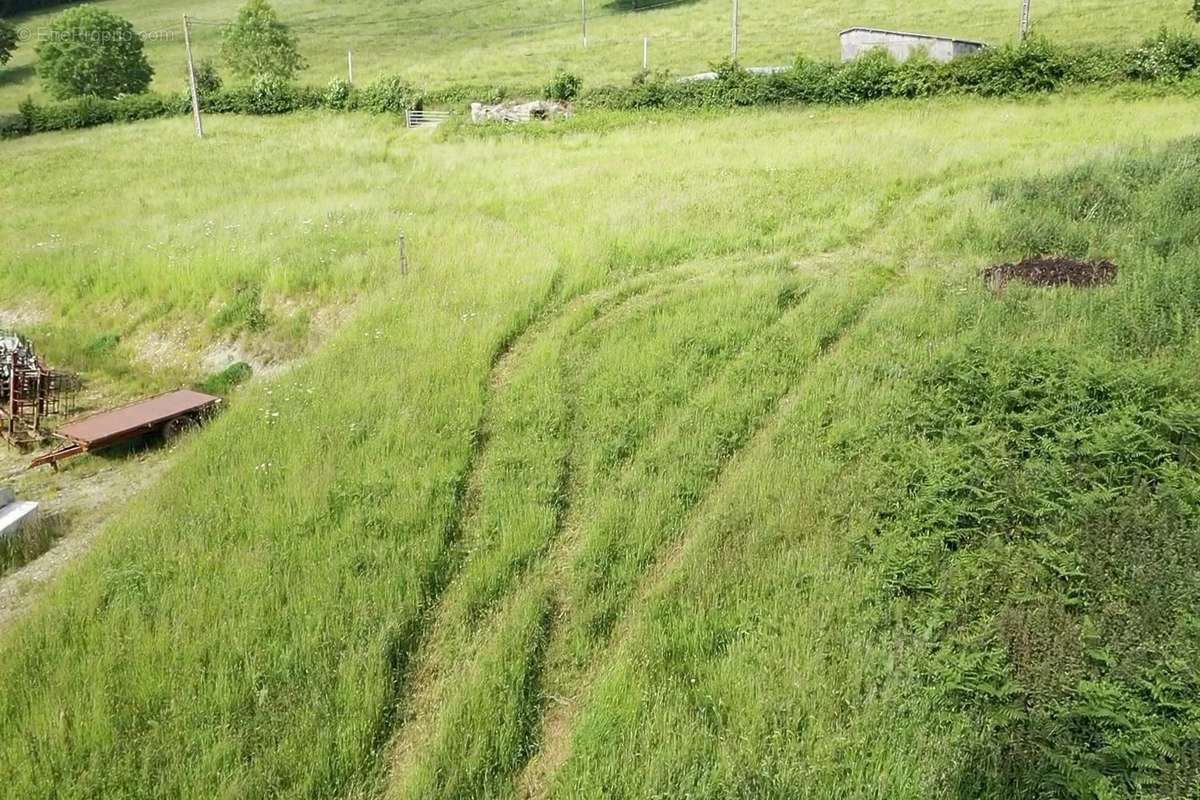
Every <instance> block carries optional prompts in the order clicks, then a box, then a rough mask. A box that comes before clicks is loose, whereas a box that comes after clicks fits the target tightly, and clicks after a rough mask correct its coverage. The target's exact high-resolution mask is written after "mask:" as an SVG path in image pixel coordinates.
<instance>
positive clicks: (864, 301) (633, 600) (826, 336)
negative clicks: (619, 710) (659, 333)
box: [518, 285, 887, 798]
mask: <svg viewBox="0 0 1200 800" xmlns="http://www.w3.org/2000/svg"><path fill="white" fill-rule="evenodd" d="M886 288H887V286H886V285H884V286H880V287H877V288H875V289H874V290H873V291H868V292H867V293H866V295H865V296H864V297H863V298H861V300H860V302H858V303H856V304H855V305H854V307H853V309H852V311H851V313H850V314H848V315H847V316H845V317H844V318H842V319H840V320H839V321H838V322H837V324H836V325H834V326H833V328H832V329H830V330H829V331H826V332H824V333H823V334H822V335H820V336H819V337H818V338H817V341H816V347H815V349H814V353H813V357H812V358H811V359H810V360H808V362H807V363H806V364H804V365H803V367H802V368H800V369H799V370H798V371H797V374H796V375H795V376H794V380H792V381H790V382H789V383H788V384H787V386H786V388H785V390H784V391H783V392H781V393H780V394H778V395H777V396H776V397H774V398H773V399H772V401H771V402H770V403H769V404H768V407H767V408H766V409H765V410H764V411H763V413H761V414H760V415H759V416H758V417H757V418H756V419H755V420H754V421H753V422H752V424H751V428H750V432H749V434H748V435H746V436H744V437H743V438H742V439H741V440H740V442H739V443H738V444H737V446H736V447H735V448H734V450H733V451H732V452H731V453H729V454H727V455H726V457H725V458H724V459H722V460H721V463H720V465H719V468H718V469H717V471H716V473H715V475H714V476H713V477H712V479H711V480H710V481H709V483H708V485H707V486H706V487H705V489H704V491H703V493H702V494H701V495H699V496H698V498H697V499H696V501H695V502H694V504H692V505H691V506H690V507H689V508H688V509H687V510H686V512H685V520H684V521H683V524H682V525H681V526H680V532H681V533H680V536H678V537H676V538H674V539H672V540H670V541H668V542H665V543H662V544H660V545H659V547H657V548H656V549H655V551H654V554H653V555H652V556H651V558H650V559H649V560H648V562H647V564H648V566H649V569H644V570H643V571H642V572H641V573H640V574H641V578H640V579H639V580H638V581H637V583H636V586H635V587H634V589H633V591H632V592H631V594H630V597H629V599H628V600H627V601H625V602H623V603H622V604H621V605H622V607H623V608H632V609H634V611H632V612H631V613H625V614H624V615H622V616H621V617H619V618H618V619H617V620H616V622H615V623H614V624H613V625H612V626H611V627H610V628H609V629H608V630H607V631H606V632H605V633H604V635H603V637H602V639H601V640H600V641H599V642H597V643H596V645H595V647H594V648H593V652H594V651H595V650H598V649H599V648H600V647H605V649H606V650H608V651H613V650H615V649H619V648H622V647H624V646H625V644H626V642H627V640H628V638H629V634H630V631H631V630H632V629H633V626H634V622H635V621H636V620H637V619H640V614H639V613H638V612H637V610H636V609H637V608H638V607H639V606H641V605H643V604H645V602H647V601H648V600H649V599H651V598H652V597H653V596H654V595H655V594H656V593H658V592H659V591H661V590H662V588H663V587H664V586H665V584H666V582H667V581H668V579H669V577H670V575H671V574H673V573H674V571H675V570H676V569H678V568H679V566H680V565H682V564H683V563H684V562H685V561H686V558H687V554H688V552H689V549H690V547H691V546H693V544H692V543H693V540H694V538H695V537H694V536H691V535H688V533H687V531H688V530H689V529H690V528H692V527H693V525H694V524H695V521H696V520H698V519H700V518H701V517H702V516H703V514H704V512H705V510H706V509H707V508H709V507H710V506H711V503H712V502H714V498H716V497H718V496H719V494H720V490H721V487H722V486H723V485H725V483H726V481H727V476H729V475H731V474H733V473H734V471H736V468H737V466H738V465H739V464H741V463H743V462H744V461H745V459H746V458H747V457H749V454H751V453H753V452H755V451H756V450H757V449H758V448H760V447H761V446H762V445H763V443H764V442H766V441H768V440H769V438H770V437H771V436H772V435H774V432H775V431H776V430H777V429H778V427H779V425H780V424H782V421H783V420H785V419H786V418H787V417H788V413H789V410H790V409H791V408H792V407H793V406H794V405H795V403H796V402H797V401H798V399H799V398H800V396H801V394H800V393H801V387H802V386H803V375H804V373H806V372H808V371H809V370H811V369H812V368H813V367H814V366H815V365H816V364H818V363H820V362H821V361H822V360H823V359H825V358H826V357H827V356H828V355H829V353H831V352H832V351H833V350H834V349H835V348H836V347H837V345H838V344H839V343H840V342H842V341H844V339H845V337H846V336H847V335H848V334H849V332H850V331H851V330H853V328H854V327H856V326H857V324H858V323H859V321H860V320H861V319H862V318H863V316H864V315H865V314H866V313H867V311H868V310H869V308H870V307H871V305H873V303H874V302H875V301H877V300H878V299H879V297H880V296H881V294H882V293H883V292H884V290H885V289H886ZM779 324H786V318H785V319H781V320H780V323H779ZM734 370H735V367H734V365H731V367H730V369H729V372H731V373H732V372H733V371H734ZM684 413H686V412H684ZM683 427H685V425H683V424H680V425H679V426H677V427H676V429H675V430H669V431H666V432H664V433H663V436H664V437H665V438H666V439H667V440H668V441H670V440H671V439H672V438H673V437H674V436H677V435H679V432H680V429H681V428H683ZM630 472H631V473H632V472H634V467H633V466H632V465H631V468H630ZM580 544H581V545H582V542H581V543H580ZM578 555H579V554H578V553H577V554H575V557H568V558H569V560H570V561H571V562H574V561H575V560H576V559H577V557H578ZM563 572H564V573H566V572H567V568H566V567H565V566H564V569H563ZM564 577H565V575H564V576H560V579H559V581H558V582H556V585H558V586H559V587H560V589H562V588H563V578H564ZM559 602H560V604H561V605H560V607H561V608H564V609H566V608H569V604H570V601H569V599H566V598H560V600H559ZM559 627H560V628H565V626H564V625H560V626H559ZM554 644H555V642H554V641H552V642H551V646H553V645H554ZM559 645H560V646H561V643H559ZM606 663H608V662H607V660H605V661H603V662H601V661H597V660H593V661H592V662H591V663H590V664H589V665H588V666H587V667H586V668H585V669H584V671H583V672H582V673H581V674H580V673H576V674H575V675H570V676H569V677H568V685H567V686H564V687H562V688H560V689H559V690H558V692H557V693H556V694H554V695H553V696H550V695H549V694H548V696H547V698H546V699H549V700H551V702H552V703H553V705H548V706H547V705H545V704H544V707H546V713H545V715H544V718H543V722H542V731H541V735H540V736H539V741H538V750H537V753H535V754H534V755H533V756H532V757H531V759H530V761H529V763H528V764H527V765H526V768H525V770H524V771H523V773H522V775H521V776H520V779H519V781H518V790H519V792H520V794H521V796H523V797H526V798H544V797H547V796H549V793H550V790H551V788H552V786H553V781H554V776H555V775H557V774H558V771H559V770H560V769H561V768H562V766H563V765H564V764H565V763H566V761H567V759H568V758H569V756H570V744H571V737H572V734H573V731H574V730H575V727H576V725H577V724H578V721H579V718H580V715H581V712H582V709H583V708H584V707H585V705H586V703H585V702H584V701H585V698H586V695H587V692H588V691H589V690H590V689H591V687H592V685H593V684H594V682H595V680H596V678H597V677H598V675H599V673H600V672H601V670H602V668H603V666H604V665H605V664H606Z"/></svg>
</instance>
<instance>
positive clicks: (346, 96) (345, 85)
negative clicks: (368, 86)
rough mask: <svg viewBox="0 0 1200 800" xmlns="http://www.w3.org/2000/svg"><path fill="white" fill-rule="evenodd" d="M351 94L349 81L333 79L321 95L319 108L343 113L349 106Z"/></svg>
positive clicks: (351, 88)
mask: <svg viewBox="0 0 1200 800" xmlns="http://www.w3.org/2000/svg"><path fill="white" fill-rule="evenodd" d="M352 92H353V87H351V86H350V82H349V81H346V80H342V79H341V78H334V79H333V80H332V81H330V82H329V85H328V86H326V87H325V91H324V92H322V93H321V107H322V108H328V109H330V110H331V111H344V110H345V109H346V108H349V106H350V99H351V95H352Z"/></svg>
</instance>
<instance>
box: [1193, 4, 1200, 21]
mask: <svg viewBox="0 0 1200 800" xmlns="http://www.w3.org/2000/svg"><path fill="white" fill-rule="evenodd" d="M1192 19H1193V20H1195V21H1196V22H1200V0H1192Z"/></svg>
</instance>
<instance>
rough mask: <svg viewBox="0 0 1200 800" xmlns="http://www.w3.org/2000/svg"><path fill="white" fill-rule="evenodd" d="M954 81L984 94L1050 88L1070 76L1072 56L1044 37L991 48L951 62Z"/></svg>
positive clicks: (1050, 89)
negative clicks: (1014, 44)
mask: <svg viewBox="0 0 1200 800" xmlns="http://www.w3.org/2000/svg"><path fill="white" fill-rule="evenodd" d="M948 67H949V71H950V75H951V79H952V81H953V84H954V85H955V86H957V87H958V88H959V89H962V90H964V91H967V92H970V93H972V94H979V95H983V96H985V97H996V96H1006V95H1016V94H1029V93H1032V92H1051V91H1054V90H1056V89H1059V88H1061V87H1062V86H1063V84H1065V83H1066V82H1067V81H1068V80H1069V79H1070V78H1071V58H1070V56H1069V54H1068V53H1066V52H1065V51H1064V50H1062V49H1060V48H1058V47H1056V46H1054V45H1052V44H1051V43H1050V42H1048V41H1046V40H1045V39H1042V38H1038V37H1035V38H1032V39H1029V40H1028V41H1026V42H1024V43H1022V44H1021V45H1018V46H1012V45H1005V46H1004V47H997V48H988V49H985V50H981V51H980V52H978V53H974V54H972V55H969V56H966V57H964V58H960V59H957V60H955V61H951V62H950V64H949V65H948Z"/></svg>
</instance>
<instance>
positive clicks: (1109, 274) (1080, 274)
mask: <svg viewBox="0 0 1200 800" xmlns="http://www.w3.org/2000/svg"><path fill="white" fill-rule="evenodd" d="M1116 279H1117V265H1116V264H1113V263H1112V262H1111V261H1076V260H1075V259H1071V258H1062V257H1058V256H1042V257H1040V258H1027V259H1025V260H1024V261H1021V262H1019V263H1017V264H998V265H996V266H994V267H989V268H988V269H985V270H984V271H983V280H984V282H985V283H986V284H987V285H988V286H990V287H991V288H992V289H994V290H996V291H1003V290H1004V287H1006V286H1008V284H1009V283H1010V282H1011V281H1020V282H1021V283H1025V284H1028V285H1030V286H1073V287H1076V288H1085V287H1089V286H1103V285H1106V284H1110V283H1112V282H1113V281H1115V280H1116Z"/></svg>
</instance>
